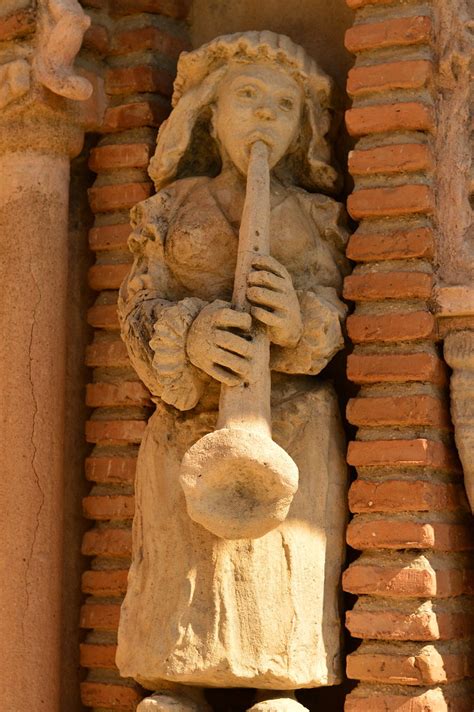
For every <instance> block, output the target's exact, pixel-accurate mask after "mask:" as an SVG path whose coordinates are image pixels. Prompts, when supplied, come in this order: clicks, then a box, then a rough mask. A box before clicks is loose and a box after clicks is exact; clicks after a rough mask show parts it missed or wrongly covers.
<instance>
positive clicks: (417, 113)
mask: <svg viewBox="0 0 474 712" xmlns="http://www.w3.org/2000/svg"><path fill="white" fill-rule="evenodd" d="M346 126H347V130H348V132H349V134H350V135H351V136H365V135H367V134H371V133H382V132H385V131H386V132H393V131H430V130H432V129H433V127H434V121H433V111H432V109H431V107H429V106H426V105H425V104H421V103H419V102H415V101H413V102H401V103H396V104H377V105H376V106H364V107H360V108H355V109H349V110H348V111H346Z"/></svg>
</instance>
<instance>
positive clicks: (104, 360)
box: [86, 338, 130, 368]
mask: <svg viewBox="0 0 474 712" xmlns="http://www.w3.org/2000/svg"><path fill="white" fill-rule="evenodd" d="M86 366H90V367H96V368H122V367H127V366H130V361H129V358H128V354H127V348H126V346H125V344H124V343H123V341H122V340H121V339H120V338H117V339H115V340H114V341H110V340H107V341H95V342H94V343H93V344H90V345H89V346H88V347H87V349H86Z"/></svg>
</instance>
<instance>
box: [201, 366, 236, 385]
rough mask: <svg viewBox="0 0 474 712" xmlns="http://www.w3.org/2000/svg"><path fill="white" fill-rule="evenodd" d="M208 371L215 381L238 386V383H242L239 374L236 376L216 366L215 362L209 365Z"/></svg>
mask: <svg viewBox="0 0 474 712" xmlns="http://www.w3.org/2000/svg"><path fill="white" fill-rule="evenodd" d="M208 373H209V375H210V376H211V377H212V378H214V379H215V380H216V381H219V383H224V385H226V386H238V385H239V383H242V379H241V378H240V376H236V375H235V374H234V373H231V372H230V371H227V370H226V369H225V368H221V367H220V366H217V364H214V365H213V366H211V368H210V369H209V371H208Z"/></svg>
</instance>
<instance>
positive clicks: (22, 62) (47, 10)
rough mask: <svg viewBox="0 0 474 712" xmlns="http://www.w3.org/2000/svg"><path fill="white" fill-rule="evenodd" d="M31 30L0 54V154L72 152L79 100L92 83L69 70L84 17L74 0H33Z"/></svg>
mask: <svg viewBox="0 0 474 712" xmlns="http://www.w3.org/2000/svg"><path fill="white" fill-rule="evenodd" d="M31 11H32V12H35V14H34V30H35V31H34V33H33V34H32V35H29V36H28V37H27V38H26V39H23V40H17V41H11V42H9V43H8V45H7V43H5V49H4V51H3V52H2V53H1V54H0V153H5V152H7V151H12V150H13V151H18V150H29V151H31V150H33V151H37V152H41V153H43V152H46V153H50V154H51V153H52V154H55V153H61V154H67V155H71V156H73V155H76V154H77V153H78V152H79V151H80V149H81V146H82V138H83V131H82V126H81V125H82V123H83V115H84V112H83V110H82V107H81V103H82V102H84V101H85V100H87V99H88V98H89V97H90V96H91V94H92V89H93V88H92V85H91V83H90V82H89V81H88V79H86V78H85V77H83V76H80V75H79V74H77V73H76V72H75V71H74V67H73V63H74V60H75V57H76V55H77V53H78V51H79V49H80V47H81V43H82V38H83V36H84V32H85V31H86V29H87V28H88V27H89V24H90V18H89V17H88V16H87V15H86V14H85V13H84V11H83V9H82V7H81V6H80V4H79V3H78V1H77V0H37V4H36V8H35V9H34V8H32V9H31Z"/></svg>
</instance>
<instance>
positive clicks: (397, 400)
mask: <svg viewBox="0 0 474 712" xmlns="http://www.w3.org/2000/svg"><path fill="white" fill-rule="evenodd" d="M448 407H449V405H448V403H446V402H445V401H443V400H441V399H440V398H435V397H434V396H429V395H421V394H420V395H413V396H382V397H378V398H371V397H369V398H351V399H350V401H349V403H348V404H347V411H346V416H347V419H348V421H349V423H352V425H358V426H360V427H362V426H369V427H370V426H373V427H378V426H384V425H399V426H405V427H406V426H409V425H432V426H434V427H440V428H449V427H450V419H449V414H448Z"/></svg>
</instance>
